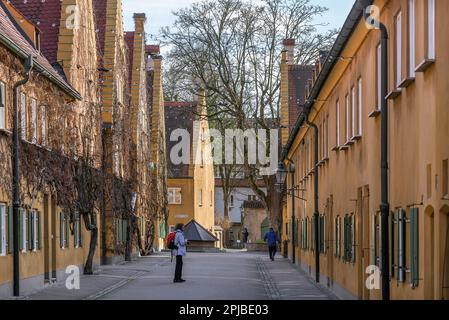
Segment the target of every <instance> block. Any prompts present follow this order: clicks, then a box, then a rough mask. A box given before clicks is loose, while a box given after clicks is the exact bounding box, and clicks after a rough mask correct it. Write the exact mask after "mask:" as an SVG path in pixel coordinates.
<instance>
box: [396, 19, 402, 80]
mask: <svg viewBox="0 0 449 320" xmlns="http://www.w3.org/2000/svg"><path fill="white" fill-rule="evenodd" d="M395 26H396V88H399V87H400V85H401V82H402V11H399V12H398V14H397V15H396V18H395Z"/></svg>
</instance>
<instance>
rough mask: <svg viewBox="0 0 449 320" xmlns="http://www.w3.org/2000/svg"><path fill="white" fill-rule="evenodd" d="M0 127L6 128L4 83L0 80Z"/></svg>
mask: <svg viewBox="0 0 449 320" xmlns="http://www.w3.org/2000/svg"><path fill="white" fill-rule="evenodd" d="M0 96H1V98H0V99H1V100H0V129H6V85H5V83H4V82H2V81H0Z"/></svg>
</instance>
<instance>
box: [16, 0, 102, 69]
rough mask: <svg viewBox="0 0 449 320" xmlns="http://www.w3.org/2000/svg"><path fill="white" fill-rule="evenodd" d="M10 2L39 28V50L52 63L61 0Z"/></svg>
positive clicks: (55, 59) (56, 39)
mask: <svg viewBox="0 0 449 320" xmlns="http://www.w3.org/2000/svg"><path fill="white" fill-rule="evenodd" d="M10 2H11V4H12V5H13V6H14V8H16V9H17V10H19V11H20V12H21V13H22V14H23V15H24V16H25V17H26V18H27V19H28V20H30V21H31V22H32V23H34V24H35V25H36V26H37V27H38V28H39V30H40V32H41V34H40V36H41V52H42V53H43V54H44V55H45V57H46V58H47V59H48V61H49V62H50V63H51V64H52V65H54V64H55V63H56V62H57V55H58V39H59V26H60V21H61V4H62V2H61V0H45V1H42V0H27V1H24V0H10ZM94 2H95V1H94Z"/></svg>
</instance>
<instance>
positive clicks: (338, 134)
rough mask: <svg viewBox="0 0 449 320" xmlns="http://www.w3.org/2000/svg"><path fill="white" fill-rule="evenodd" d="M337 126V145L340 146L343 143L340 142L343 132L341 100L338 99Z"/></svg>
mask: <svg viewBox="0 0 449 320" xmlns="http://www.w3.org/2000/svg"><path fill="white" fill-rule="evenodd" d="M335 117H336V126H337V128H336V129H337V130H336V134H337V137H336V138H337V141H336V142H337V147H339V146H340V145H341V144H340V135H341V132H340V129H341V128H340V100H338V101H337V105H336V116H335Z"/></svg>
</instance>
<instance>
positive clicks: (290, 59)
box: [282, 39, 296, 64]
mask: <svg viewBox="0 0 449 320" xmlns="http://www.w3.org/2000/svg"><path fill="white" fill-rule="evenodd" d="M282 44H283V45H284V52H285V53H286V61H287V63H288V64H294V63H295V44H296V41H295V39H285V40H284V41H283V42H282Z"/></svg>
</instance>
